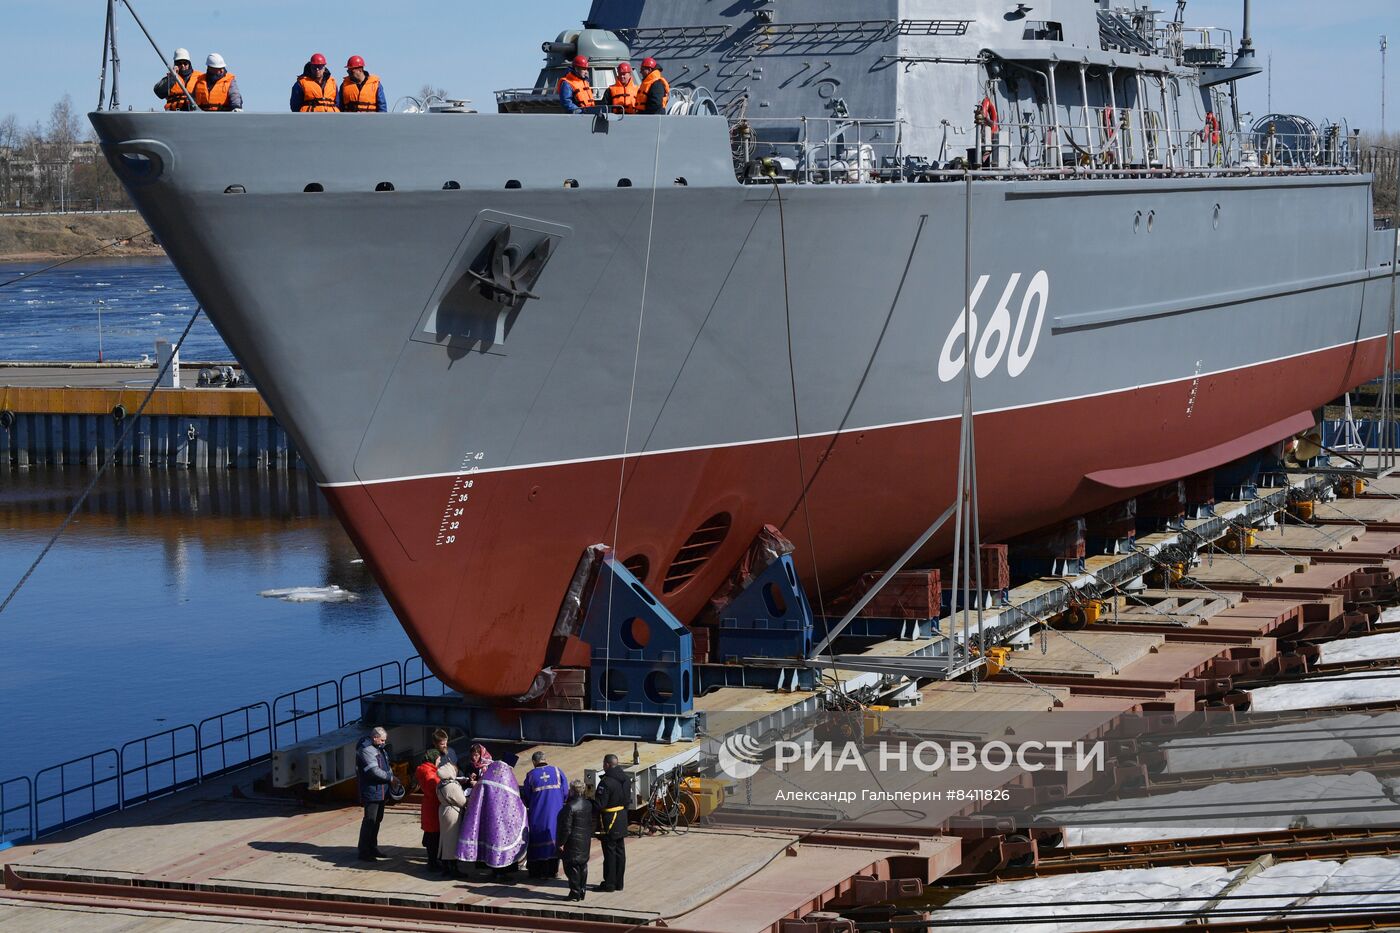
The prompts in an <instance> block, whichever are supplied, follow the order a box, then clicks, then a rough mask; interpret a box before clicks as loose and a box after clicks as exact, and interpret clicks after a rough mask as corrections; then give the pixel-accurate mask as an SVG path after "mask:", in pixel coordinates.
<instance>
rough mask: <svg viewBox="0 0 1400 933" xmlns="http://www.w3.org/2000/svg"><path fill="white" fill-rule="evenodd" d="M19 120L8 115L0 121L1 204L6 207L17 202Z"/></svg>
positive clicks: (12, 115)
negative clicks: (16, 164)
mask: <svg viewBox="0 0 1400 933" xmlns="http://www.w3.org/2000/svg"><path fill="white" fill-rule="evenodd" d="M18 145H19V120H18V119H16V118H15V115H14V114H12V113H10V114H6V115H5V118H4V119H3V120H0V202H3V203H4V204H5V205H6V206H9V205H10V204H13V203H14V200H15V160H16V158H17V157H18V155H19V154H18V152H16V151H15V150H16V147H17V146H18Z"/></svg>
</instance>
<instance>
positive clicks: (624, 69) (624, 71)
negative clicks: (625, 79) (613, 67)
mask: <svg viewBox="0 0 1400 933" xmlns="http://www.w3.org/2000/svg"><path fill="white" fill-rule="evenodd" d="M617 73H618V74H620V75H630V74H631V73H632V66H631V65H629V64H627V63H626V62H623V63H622V64H621V65H618V66H617Z"/></svg>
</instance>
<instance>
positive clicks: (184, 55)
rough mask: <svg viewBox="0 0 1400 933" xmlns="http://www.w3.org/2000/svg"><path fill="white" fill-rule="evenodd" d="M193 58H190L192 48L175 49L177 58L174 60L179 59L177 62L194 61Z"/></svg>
mask: <svg viewBox="0 0 1400 933" xmlns="http://www.w3.org/2000/svg"><path fill="white" fill-rule="evenodd" d="M192 60H193V59H191V58H190V50H189V49H176V50H175V58H174V61H177V62H188V61H192Z"/></svg>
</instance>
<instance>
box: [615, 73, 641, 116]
mask: <svg viewBox="0 0 1400 933" xmlns="http://www.w3.org/2000/svg"><path fill="white" fill-rule="evenodd" d="M608 93H609V94H611V95H612V109H613V113H641V112H642V99H641V97H639V96H638V95H637V82H636V81H630V82H628V83H627V84H623V83H622V82H621V81H618V82H617V83H616V84H614V85H613V86H612V87H610V88H608Z"/></svg>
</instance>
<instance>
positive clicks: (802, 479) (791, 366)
mask: <svg viewBox="0 0 1400 933" xmlns="http://www.w3.org/2000/svg"><path fill="white" fill-rule="evenodd" d="M773 192H774V193H775V194H776V195H777V196H778V239H779V245H780V247H781V249H782V258H783V325H784V327H785V328H786V331H787V358H788V383H789V385H790V386H791V388H792V433H793V441H792V442H793V446H794V448H795V449H796V451H797V485H798V486H799V487H800V488H801V493H800V494H799V498H798V502H799V503H800V504H801V506H802V522H803V524H805V525H806V526H807V547H808V549H809V550H810V551H811V553H812V582H813V583H815V584H816V586H817V606H818V607H819V608H820V609H821V614H822V618H826V617H827V616H826V596H825V594H823V592H822V574H821V569H820V562H819V561H818V560H817V539H816V532H815V531H814V530H813V529H812V508H811V503H810V501H809V500H808V496H807V490H808V485H807V462H806V459H805V458H804V457H803V454H802V418H801V416H800V414H799V412H798V406H797V366H796V363H795V361H794V357H793V351H792V288H791V283H790V280H789V277H788V247H787V211H786V210H785V208H784V206H783V204H784V202H783V189H782V186H781V185H780V184H774V185H773ZM831 657H832V659H833V660H834V659H835V658H836V649H835V647H834V646H833V647H832V650H831Z"/></svg>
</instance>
